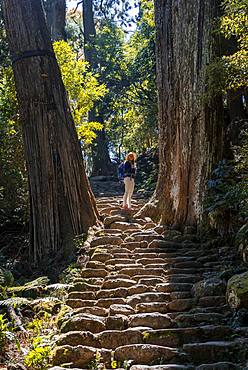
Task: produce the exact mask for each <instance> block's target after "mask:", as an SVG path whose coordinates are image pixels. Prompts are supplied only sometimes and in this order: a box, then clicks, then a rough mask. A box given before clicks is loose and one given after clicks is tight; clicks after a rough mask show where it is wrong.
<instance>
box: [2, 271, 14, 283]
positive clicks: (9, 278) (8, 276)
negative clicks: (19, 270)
mask: <svg viewBox="0 0 248 370" xmlns="http://www.w3.org/2000/svg"><path fill="white" fill-rule="evenodd" d="M13 284H14V276H13V274H12V272H11V271H9V270H6V269H4V268H0V285H2V286H12V285H13Z"/></svg>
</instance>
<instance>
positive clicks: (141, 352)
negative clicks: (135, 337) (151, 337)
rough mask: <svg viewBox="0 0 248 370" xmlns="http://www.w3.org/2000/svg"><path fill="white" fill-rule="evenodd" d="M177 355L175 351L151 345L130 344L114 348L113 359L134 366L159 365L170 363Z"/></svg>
mask: <svg viewBox="0 0 248 370" xmlns="http://www.w3.org/2000/svg"><path fill="white" fill-rule="evenodd" d="M176 355H177V351H176V350H175V349H172V348H169V347H161V346H154V345H151V344H131V345H126V346H121V347H118V348H116V350H115V352H114V357H115V359H116V360H117V361H121V362H123V361H125V360H127V359H128V360H130V361H132V362H133V363H134V364H144V365H146V364H148V365H149V364H151V363H153V364H160V363H161V361H170V360H172V359H173V358H174V357H175V356H176Z"/></svg>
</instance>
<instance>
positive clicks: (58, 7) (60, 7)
mask: <svg viewBox="0 0 248 370" xmlns="http://www.w3.org/2000/svg"><path fill="white" fill-rule="evenodd" d="M46 15H47V24H48V28H49V29H50V32H51V39H52V41H59V40H65V39H66V32H65V23H66V0H47V1H46Z"/></svg>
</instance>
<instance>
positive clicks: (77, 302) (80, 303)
mask: <svg viewBox="0 0 248 370" xmlns="http://www.w3.org/2000/svg"><path fill="white" fill-rule="evenodd" d="M65 303H66V305H67V306H69V307H71V308H81V307H90V306H94V305H95V304H96V303H97V301H96V300H83V299H78V298H77V299H67V300H66V301H65Z"/></svg>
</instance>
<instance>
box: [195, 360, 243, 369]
mask: <svg viewBox="0 0 248 370" xmlns="http://www.w3.org/2000/svg"><path fill="white" fill-rule="evenodd" d="M246 369H247V368H244V367H243V366H239V365H236V364H234V363H233V362H226V361H224V362H215V363H212V364H202V365H200V366H197V367H196V370H246Z"/></svg>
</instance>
